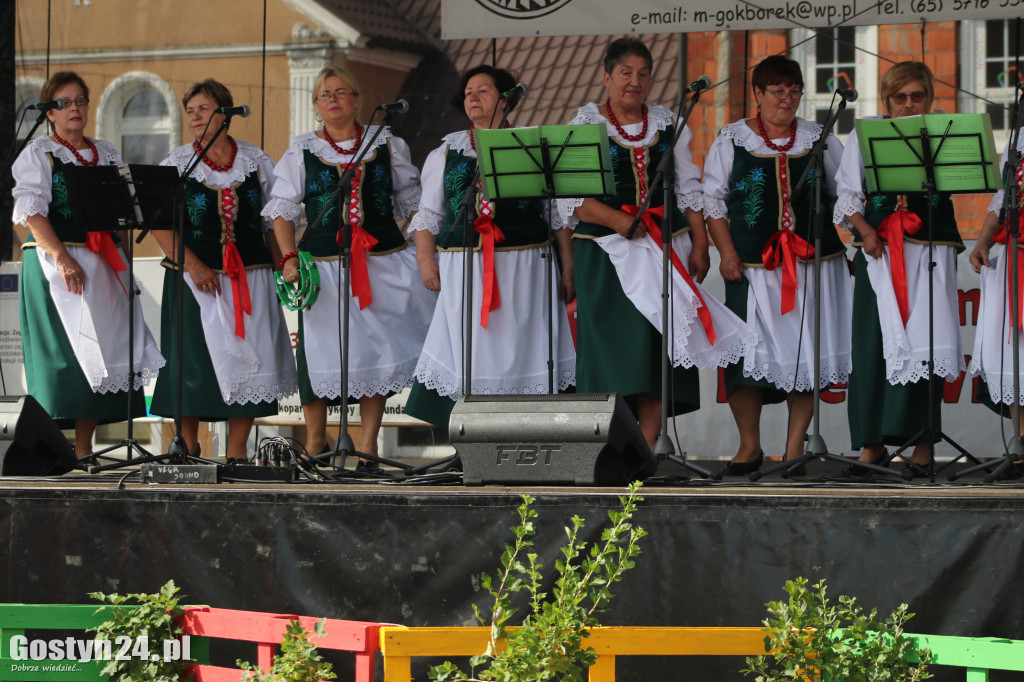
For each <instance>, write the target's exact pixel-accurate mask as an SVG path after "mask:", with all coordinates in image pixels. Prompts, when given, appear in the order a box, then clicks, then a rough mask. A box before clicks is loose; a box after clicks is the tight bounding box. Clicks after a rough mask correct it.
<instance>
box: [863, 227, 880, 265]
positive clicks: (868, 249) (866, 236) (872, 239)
mask: <svg viewBox="0 0 1024 682" xmlns="http://www.w3.org/2000/svg"><path fill="white" fill-rule="evenodd" d="M861 239H863V240H864V253H866V254H868V255H869V256H871V257H872V258H881V257H882V254H883V253H885V244H883V243H882V240H881V239H879V238H878V232H877V231H875V230H865V231H864V232H862V233H861Z"/></svg>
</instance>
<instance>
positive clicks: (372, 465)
mask: <svg viewBox="0 0 1024 682" xmlns="http://www.w3.org/2000/svg"><path fill="white" fill-rule="evenodd" d="M356 471H358V472H359V473H362V474H371V475H373V476H376V475H378V474H382V473H384V470H383V469H381V468H380V462H377V461H374V460H368V459H361V460H359V463H358V464H356Z"/></svg>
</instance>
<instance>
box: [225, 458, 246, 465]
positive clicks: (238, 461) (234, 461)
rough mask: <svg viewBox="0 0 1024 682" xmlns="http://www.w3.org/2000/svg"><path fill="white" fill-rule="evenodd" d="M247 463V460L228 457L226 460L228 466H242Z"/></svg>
mask: <svg viewBox="0 0 1024 682" xmlns="http://www.w3.org/2000/svg"><path fill="white" fill-rule="evenodd" d="M248 463H249V460H247V459H239V458H237V457H228V458H227V464H228V466H241V465H243V464H248Z"/></svg>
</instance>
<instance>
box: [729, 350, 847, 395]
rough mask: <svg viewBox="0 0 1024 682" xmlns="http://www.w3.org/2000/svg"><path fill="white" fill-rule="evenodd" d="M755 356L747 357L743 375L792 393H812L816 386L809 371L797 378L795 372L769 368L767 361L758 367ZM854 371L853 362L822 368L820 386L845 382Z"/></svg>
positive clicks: (802, 371) (804, 371)
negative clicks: (754, 359)
mask: <svg viewBox="0 0 1024 682" xmlns="http://www.w3.org/2000/svg"><path fill="white" fill-rule="evenodd" d="M752 357H753V356H747V361H746V363H745V364H744V366H743V374H744V375H745V376H749V377H751V378H753V379H764V380H766V381H768V382H769V383H771V384H774V385H775V386H776V387H777V388H778V389H779V390H782V391H786V392H791V391H811V390H813V389H814V386H813V385H812V384H811V372H810V371H809V370H801V371H800V373H799V376H795V377H794V374H793V372H783V371H782V370H781V368H777V367H776V368H774V370H773V368H771V367H769V366H768V363H767V361H766V362H763V363H759V364H757V365H756V366H755V365H754V362H753V360H752ZM851 371H853V362H846V363H844V364H842V365H836V364H829V365H827V366H825V365H823V366H822V367H821V372H820V373H819V375H818V377H819V379H818V380H819V384H818V385H819V386H821V387H822V388H825V387H826V386H831V385H832V384H835V383H838V382H845V381H846V380H847V378H848V377H849V375H850V372H851ZM794 378H795V379H796V386H795V387H794V386H793V379H794Z"/></svg>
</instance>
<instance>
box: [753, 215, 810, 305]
mask: <svg viewBox="0 0 1024 682" xmlns="http://www.w3.org/2000/svg"><path fill="white" fill-rule="evenodd" d="M799 254H803V257H804V258H805V259H806V258H810V257H811V256H813V255H814V247H813V246H811V245H810V244H808V243H807V241H806V240H805V239H804V238H803V237H801V236H800V235H798V234H796V233H795V232H792V231H790V230H778V231H777V232H776V233H775V234H773V235H772V237H771V239H769V240H768V243H767V244H765V245H764V249H762V250H761V262H762V263H764V267H765V268H766V269H768V270H774V269H775V268H777V267H779V263H781V264H782V314H783V315H785V314H786V313H788V312H789V311H790V310H792V309H793V308H794V307H796V287H797V281H796V258H797V255H799Z"/></svg>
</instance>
